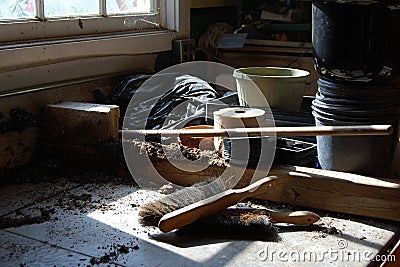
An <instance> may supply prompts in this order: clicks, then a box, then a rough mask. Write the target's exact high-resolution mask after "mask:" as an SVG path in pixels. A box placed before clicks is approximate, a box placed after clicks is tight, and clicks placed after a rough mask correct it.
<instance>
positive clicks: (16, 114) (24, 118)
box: [0, 108, 39, 134]
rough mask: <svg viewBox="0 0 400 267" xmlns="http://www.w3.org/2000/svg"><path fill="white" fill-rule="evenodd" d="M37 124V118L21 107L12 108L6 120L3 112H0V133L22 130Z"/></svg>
mask: <svg viewBox="0 0 400 267" xmlns="http://www.w3.org/2000/svg"><path fill="white" fill-rule="evenodd" d="M38 126H39V119H38V118H37V117H36V116H35V115H34V114H32V113H29V112H27V111H25V110H24V109H22V108H15V109H12V110H11V111H10V115H9V117H8V119H7V120H6V118H5V116H4V114H2V113H0V134H4V133H7V132H22V131H23V130H25V129H28V128H32V127H34V128H36V127H38Z"/></svg>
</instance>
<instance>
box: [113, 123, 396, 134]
mask: <svg viewBox="0 0 400 267" xmlns="http://www.w3.org/2000/svg"><path fill="white" fill-rule="evenodd" d="M120 133H122V134H123V135H124V136H125V137H135V136H149V137H160V136H162V137H177V136H180V137H235V136H236V137H240V136H244V135H245V136H249V137H253V136H286V137H288V136H322V135H329V136H355V135H391V134H392V133H393V127H392V126H391V125H358V126H306V127H264V128H235V129H188V130H184V129H177V130H122V131H120Z"/></svg>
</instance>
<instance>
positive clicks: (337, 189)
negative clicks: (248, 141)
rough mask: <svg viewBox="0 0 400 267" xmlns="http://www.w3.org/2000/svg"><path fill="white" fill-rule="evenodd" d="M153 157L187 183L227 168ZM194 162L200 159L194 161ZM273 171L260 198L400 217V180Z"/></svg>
mask: <svg viewBox="0 0 400 267" xmlns="http://www.w3.org/2000/svg"><path fill="white" fill-rule="evenodd" d="M138 146H139V144H138ZM138 151H139V148H138ZM142 151H143V150H142ZM135 155H139V153H137V154H136V153H135ZM150 158H151V161H152V163H153V166H148V167H149V168H155V169H156V170H157V171H158V173H160V174H161V175H162V176H163V177H164V178H165V179H167V180H169V181H171V182H173V183H175V184H181V185H185V186H189V185H191V184H193V183H196V182H200V181H202V180H205V179H209V178H212V177H216V176H219V175H220V174H222V173H223V172H224V171H225V170H226V168H227V165H226V164H219V165H218V164H214V163H211V164H210V165H209V166H208V168H206V169H205V170H203V171H201V172H197V173H192V172H187V171H183V170H181V169H179V168H176V167H174V166H173V165H172V164H171V163H169V162H168V160H167V159H165V158H162V157H160V155H157V156H154V154H153V156H151V157H150ZM203 160H207V158H205V159H203ZM210 162H211V159H210ZM193 164H194V165H195V164H196V163H195V162H193ZM140 170H142V172H143V175H145V174H146V171H147V170H146V169H145V167H144V166H140ZM253 173H254V170H252V169H248V170H246V172H245V173H244V175H243V176H242V178H241V180H240V182H239V184H238V185H237V187H238V188H242V187H245V186H247V185H248V184H249V183H250V181H251V178H252V176H253ZM269 175H275V176H277V177H279V182H278V183H277V185H276V187H275V189H274V190H273V191H270V192H268V194H261V195H258V196H257V197H256V198H259V199H263V200H269V201H274V202H279V203H285V204H290V205H297V206H302V207H308V208H315V209H322V210H327V211H333V212H340V213H348V214H353V215H360V216H367V217H373V218H380V219H387V220H394V221H400V201H398V199H399V196H400V180H395V179H384V178H372V177H366V176H361V175H355V174H350V173H342V172H333V171H326V170H318V169H313V168H305V167H294V166H282V165H277V166H274V167H273V168H272V169H271V171H270V173H269Z"/></svg>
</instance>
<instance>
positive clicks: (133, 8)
mask: <svg viewBox="0 0 400 267" xmlns="http://www.w3.org/2000/svg"><path fill="white" fill-rule="evenodd" d="M152 1H154V0H106V3H107V13H108V14H118V13H125V14H126V13H149V12H150V11H152V10H151V2H152Z"/></svg>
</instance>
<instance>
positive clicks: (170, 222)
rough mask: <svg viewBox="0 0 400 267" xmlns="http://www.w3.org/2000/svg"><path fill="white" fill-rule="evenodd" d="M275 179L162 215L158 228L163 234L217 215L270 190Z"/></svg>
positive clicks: (270, 178) (218, 195)
mask: <svg viewBox="0 0 400 267" xmlns="http://www.w3.org/2000/svg"><path fill="white" fill-rule="evenodd" d="M276 180H277V177H275V176H271V177H266V178H263V179H261V180H259V181H257V182H255V183H253V184H251V185H249V186H247V187H245V188H241V189H229V190H226V191H224V192H222V193H219V194H217V195H215V196H212V197H209V198H206V199H204V200H201V201H199V202H196V203H193V204H191V205H188V206H186V207H184V208H181V209H178V210H176V211H173V212H171V213H168V214H166V215H164V216H163V217H162V218H161V220H160V222H159V224H158V227H159V228H160V230H161V231H163V232H164V233H166V232H170V231H172V230H174V229H178V228H181V227H182V226H185V225H188V224H190V223H192V222H195V221H197V220H199V219H201V218H204V217H206V216H208V215H211V214H215V213H218V212H220V211H223V210H225V209H226V208H228V207H229V206H232V205H234V204H236V203H238V202H239V201H241V200H242V199H244V198H246V197H250V196H253V195H257V194H261V193H264V192H265V191H267V190H268V189H270V188H271V187H272V186H273V185H274V183H275V182H276Z"/></svg>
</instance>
